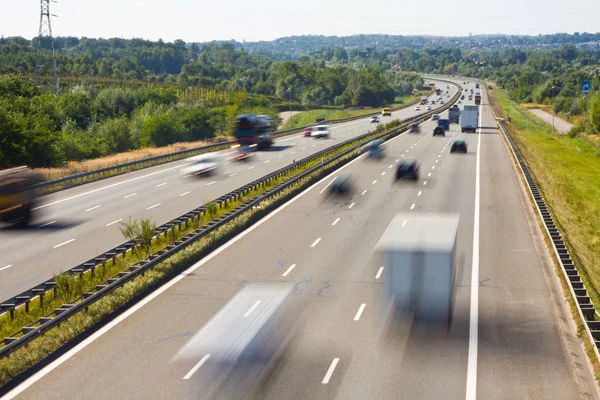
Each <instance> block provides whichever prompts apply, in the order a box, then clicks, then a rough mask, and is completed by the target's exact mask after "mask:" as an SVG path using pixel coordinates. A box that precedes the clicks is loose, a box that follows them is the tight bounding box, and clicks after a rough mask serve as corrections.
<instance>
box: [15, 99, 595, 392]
mask: <svg viewBox="0 0 600 400" xmlns="http://www.w3.org/2000/svg"><path fill="white" fill-rule="evenodd" d="M481 111H482V113H481V123H480V125H481V126H483V127H486V128H480V129H478V133H477V134H467V133H464V134H463V133H460V129H458V126H457V125H455V124H453V125H452V126H451V130H450V133H449V135H447V136H446V137H445V138H442V137H435V138H434V137H432V136H431V132H432V130H433V127H434V122H432V121H429V122H426V123H424V124H423V125H422V127H423V132H422V133H420V134H404V135H402V136H400V137H398V138H396V139H393V140H391V141H390V142H388V144H387V149H386V157H385V159H384V160H381V161H368V160H365V159H364V158H363V157H361V158H359V159H357V160H356V161H354V162H352V163H351V164H349V165H347V166H346V167H345V168H344V171H347V172H351V173H352V175H353V180H354V185H355V188H356V192H355V194H354V195H353V196H352V198H349V199H346V200H345V201H333V200H332V199H329V198H327V197H326V193H327V191H324V192H323V189H325V188H326V186H327V185H328V184H329V183H330V182H331V181H332V179H333V178H334V177H335V176H337V174H338V173H339V172H336V173H334V174H333V175H331V176H330V177H328V178H327V179H324V180H323V181H321V182H320V183H318V184H316V185H315V186H314V187H313V188H311V189H309V190H307V191H306V192H304V193H303V194H302V195H301V196H299V197H297V198H295V200H293V201H292V202H290V203H288V204H287V205H285V206H284V207H283V208H280V209H279V210H278V211H277V212H275V213H273V214H270V216H269V217H267V218H265V219H264V220H262V221H261V222H260V223H259V224H258V225H255V227H253V228H252V229H251V231H250V232H249V233H247V234H245V235H242V236H240V237H238V238H236V239H234V240H233V241H231V242H230V243H228V244H227V245H225V247H224V248H221V249H219V250H217V251H216V252H215V253H213V255H211V256H209V257H207V258H206V259H204V260H202V261H200V262H198V263H197V264H196V265H194V266H193V267H191V268H190V270H189V271H187V273H186V274H182V275H181V276H180V277H178V278H177V279H176V280H174V281H172V282H171V283H169V284H167V285H165V286H164V287H163V288H161V289H159V290H158V291H156V292H155V293H153V294H152V295H151V296H149V297H148V298H146V299H145V300H144V301H142V302H141V303H140V304H138V305H137V306H136V307H134V308H133V309H131V310H129V311H127V312H126V313H125V314H123V315H122V316H120V317H119V318H117V319H116V320H114V321H113V322H112V323H111V324H109V325H107V326H106V327H105V328H103V329H102V330H100V331H99V332H98V333H97V334H95V335H93V336H92V337H90V338H88V339H86V340H85V341H84V342H82V343H81V344H80V345H79V346H78V347H77V348H75V349H74V350H73V351H71V352H69V353H67V354H66V355H64V356H63V357H61V358H59V359H58V360H57V361H56V362H55V363H53V364H51V365H50V366H49V367H48V368H46V369H45V370H43V371H42V372H41V373H40V374H38V375H36V376H34V377H33V378H31V379H30V380H28V381H26V382H25V383H24V384H23V385H21V386H20V387H19V388H17V390H16V391H14V392H13V393H12V394H11V396H12V395H16V394H20V395H19V396H17V398H22V399H39V398H44V399H65V398H77V399H115V398H136V399H137V398H139V399H171V398H178V399H188V398H189V399H192V398H194V399H196V398H212V397H214V396H216V397H217V398H219V395H221V396H220V398H227V397H226V396H225V395H223V394H220V393H219V391H218V387H219V384H220V383H219V382H218V381H215V382H214V384H213V385H206V386H198V382H200V381H201V378H202V374H203V373H204V372H205V368H206V367H207V366H208V365H209V363H210V362H211V360H210V358H208V360H207V361H206V364H205V365H206V367H204V366H203V367H200V368H199V369H197V370H196V371H194V372H193V373H191V371H189V372H188V373H187V374H186V375H188V378H189V379H183V377H184V376H173V375H170V374H168V373H167V364H168V363H169V361H170V360H171V359H172V357H173V356H174V354H175V353H176V352H177V351H178V350H179V349H180V348H181V346H183V344H184V343H185V342H186V341H187V340H188V339H189V337H190V335H192V334H193V333H194V332H196V331H198V330H199V329H200V328H201V327H202V326H203V325H204V324H205V323H206V322H207V321H208V319H209V318H210V317H211V316H212V315H213V314H214V313H215V312H217V311H218V310H219V309H220V308H221V307H222V306H223V305H224V304H225V303H226V302H227V301H228V300H229V299H230V298H231V297H232V296H233V295H234V294H235V293H236V292H237V291H238V290H239V288H240V287H243V286H244V285H245V284H246V283H247V282H258V281H287V282H294V283H295V285H296V287H295V294H294V296H293V304H294V305H295V309H296V310H297V313H298V315H297V325H298V326H297V331H296V332H297V335H296V336H294V338H293V340H292V343H291V344H290V346H289V347H288V348H287V349H286V352H285V355H284V357H282V358H281V360H280V361H279V363H278V364H277V367H276V368H275V369H274V370H273V372H272V374H271V375H270V377H269V379H268V380H267V381H266V382H265V384H264V386H263V388H262V389H261V391H259V392H257V393H253V394H252V397H254V398H257V399H259V398H260V399H357V400H358V399H361V400H362V399H400V398H402V399H475V398H481V399H579V398H585V399H588V398H597V394H596V387H595V386H594V382H593V379H592V375H591V373H590V371H589V369H588V367H587V362H586V360H585V356H584V353H583V351H582V349H581V344H580V342H579V341H578V339H577V337H576V333H575V331H574V329H573V328H572V326H571V325H572V324H570V316H569V314H568V312H567V311H565V308H564V306H563V305H562V303H563V301H564V299H563V298H562V297H561V296H562V295H561V290H560V288H559V287H558V285H557V283H556V278H555V275H554V272H553V271H552V269H551V267H549V266H548V263H547V259H548V255H547V253H546V250H545V249H544V247H543V241H542V239H541V236H540V233H539V231H538V228H537V226H536V225H535V221H534V219H533V218H532V215H531V211H530V209H531V207H530V206H529V205H528V204H527V203H526V200H525V197H524V195H523V192H522V189H521V186H520V181H519V178H518V176H517V175H516V172H515V169H514V167H513V165H512V164H511V160H510V156H509V152H508V150H507V149H506V146H505V144H504V142H503V139H502V137H501V136H500V134H499V132H498V131H497V130H496V129H495V123H494V120H493V118H492V116H491V114H490V112H489V109H488V106H487V97H486V95H485V93H484V96H483V102H482V107H481ZM457 138H462V139H465V140H466V141H467V143H468V153H467V154H450V152H449V149H450V143H451V141H452V140H454V139H457ZM404 157H406V158H407V157H411V158H416V159H417V160H418V161H419V162H420V164H421V176H420V179H419V181H417V182H403V183H394V182H393V175H394V171H395V166H396V165H397V163H398V162H399V160H401V159H402V158H404ZM322 192H323V193H322ZM399 211H412V212H414V213H427V212H433V211H448V212H459V213H460V225H459V233H458V242H457V254H458V260H459V262H458V276H457V281H456V287H455V293H456V303H455V306H454V309H453V320H454V322H453V325H452V327H451V329H450V331H449V333H448V334H447V335H438V334H432V333H431V332H426V331H422V330H419V329H418V328H416V327H409V326H405V327H404V330H400V331H399V332H396V334H394V335H382V330H381V326H380V320H379V310H380V309H381V308H382V298H381V293H382V288H383V284H384V283H385V281H386V279H387V277H388V271H386V270H385V269H383V270H382V269H381V265H382V264H381V262H380V260H379V259H378V257H377V256H376V255H374V254H373V248H374V246H375V244H376V243H377V241H378V239H379V238H380V237H381V235H382V233H383V232H384V231H385V229H386V228H387V225H388V224H389V223H390V221H391V219H392V218H393V216H394V215H395V213H396V212H399ZM292 266H293V267H292ZM198 361H200V359H199V360H198ZM190 373H191V375H190ZM83 381H85V384H82V382H83Z"/></svg>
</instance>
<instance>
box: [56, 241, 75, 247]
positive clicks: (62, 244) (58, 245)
mask: <svg viewBox="0 0 600 400" xmlns="http://www.w3.org/2000/svg"><path fill="white" fill-rule="evenodd" d="M74 241H75V239H70V240H67V241H66V242H63V243H61V244H57V245H56V246H54V247H53V248H54V249H58V248H59V247H61V246H64V245H65V244H69V243H72V242H74Z"/></svg>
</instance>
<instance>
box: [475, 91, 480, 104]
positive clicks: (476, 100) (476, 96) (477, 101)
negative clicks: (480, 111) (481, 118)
mask: <svg viewBox="0 0 600 400" xmlns="http://www.w3.org/2000/svg"><path fill="white" fill-rule="evenodd" d="M480 104H481V95H480V94H479V93H477V94H476V95H475V105H480Z"/></svg>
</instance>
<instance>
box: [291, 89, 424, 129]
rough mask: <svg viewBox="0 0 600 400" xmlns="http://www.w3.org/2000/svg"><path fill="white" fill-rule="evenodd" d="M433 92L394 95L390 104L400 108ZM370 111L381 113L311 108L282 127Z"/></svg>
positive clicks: (346, 116) (297, 126)
mask: <svg viewBox="0 0 600 400" xmlns="http://www.w3.org/2000/svg"><path fill="white" fill-rule="evenodd" d="M431 92H433V89H432V90H430V91H420V92H418V93H416V94H414V95H411V96H406V97H396V99H395V103H394V104H392V105H391V106H390V108H392V109H397V108H402V107H403V106H407V105H411V104H413V103H416V102H418V101H419V99H420V98H421V97H423V96H428V95H430V94H431ZM372 113H381V108H372V109H369V110H311V111H304V112H302V113H300V114H296V115H294V116H293V117H292V121H291V122H292V124H293V125H290V121H288V122H286V123H285V125H284V126H283V129H290V128H300V127H303V126H306V125H312V124H314V123H315V121H316V120H317V118H325V119H326V120H332V119H342V118H348V117H355V116H357V115H366V114H372ZM392 116H393V115H392Z"/></svg>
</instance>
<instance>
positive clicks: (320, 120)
mask: <svg viewBox="0 0 600 400" xmlns="http://www.w3.org/2000/svg"><path fill="white" fill-rule="evenodd" d="M324 121H325V118H317V119H316V120H315V124H320V123H321V122H324Z"/></svg>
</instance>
